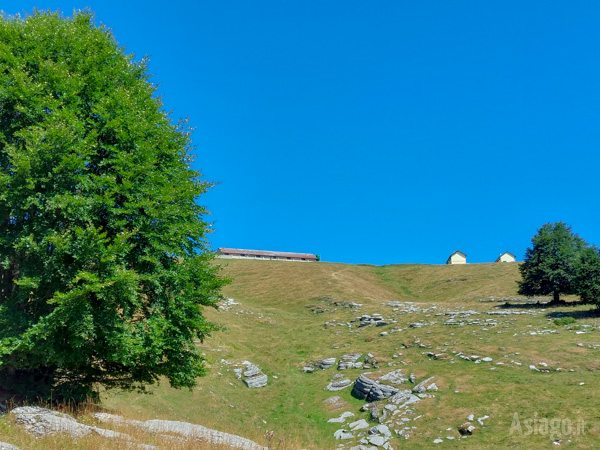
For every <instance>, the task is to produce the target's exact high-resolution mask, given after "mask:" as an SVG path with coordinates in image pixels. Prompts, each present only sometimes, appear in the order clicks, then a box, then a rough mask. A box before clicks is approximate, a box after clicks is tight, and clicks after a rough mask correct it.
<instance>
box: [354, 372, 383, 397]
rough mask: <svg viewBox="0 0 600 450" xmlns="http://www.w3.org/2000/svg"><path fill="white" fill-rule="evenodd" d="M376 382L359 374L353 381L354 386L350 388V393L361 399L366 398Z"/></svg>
mask: <svg viewBox="0 0 600 450" xmlns="http://www.w3.org/2000/svg"><path fill="white" fill-rule="evenodd" d="M376 383H377V382H376V381H375V380H372V379H370V378H369V377H367V376H366V375H365V374H361V375H359V377H358V378H357V379H356V381H355V382H354V388H352V395H353V396H354V397H356V398H359V399H361V400H366V399H367V397H368V396H369V392H370V391H371V389H372V388H373V386H375V384H376Z"/></svg>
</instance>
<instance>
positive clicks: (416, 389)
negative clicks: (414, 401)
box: [412, 377, 435, 394]
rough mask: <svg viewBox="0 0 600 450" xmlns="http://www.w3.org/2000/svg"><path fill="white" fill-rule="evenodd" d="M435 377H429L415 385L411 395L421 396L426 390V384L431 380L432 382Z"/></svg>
mask: <svg viewBox="0 0 600 450" xmlns="http://www.w3.org/2000/svg"><path fill="white" fill-rule="evenodd" d="M434 378H435V377H429V378H427V379H426V380H425V381H421V382H420V383H419V384H417V385H416V386H415V387H414V388H413V390H412V391H413V394H422V393H424V392H425V391H426V390H427V387H426V386H427V383H429V382H430V381H431V380H433V379H434Z"/></svg>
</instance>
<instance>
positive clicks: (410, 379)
mask: <svg viewBox="0 0 600 450" xmlns="http://www.w3.org/2000/svg"><path fill="white" fill-rule="evenodd" d="M408 381H410V382H411V383H413V384H414V383H416V382H417V377H416V376H415V374H414V373H411V374H410V375H409V376H408Z"/></svg>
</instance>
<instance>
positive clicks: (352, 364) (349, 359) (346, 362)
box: [338, 353, 362, 370]
mask: <svg viewBox="0 0 600 450" xmlns="http://www.w3.org/2000/svg"><path fill="white" fill-rule="evenodd" d="M361 356H362V353H347V354H345V355H342V357H341V358H340V362H339V364H338V370H346V369H360V368H361V367H362V363H357V361H358V359H359V358H360V357H361Z"/></svg>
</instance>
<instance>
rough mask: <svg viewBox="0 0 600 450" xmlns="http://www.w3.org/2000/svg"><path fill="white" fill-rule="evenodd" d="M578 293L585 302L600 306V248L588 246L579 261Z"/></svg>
mask: <svg viewBox="0 0 600 450" xmlns="http://www.w3.org/2000/svg"><path fill="white" fill-rule="evenodd" d="M576 284H577V294H578V295H579V297H580V298H581V301H582V302H584V303H593V304H595V305H596V306H597V307H600V249H598V247H594V246H592V247H587V248H585V249H583V250H582V252H581V254H580V256H579V260H578V262H577V277H576Z"/></svg>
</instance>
